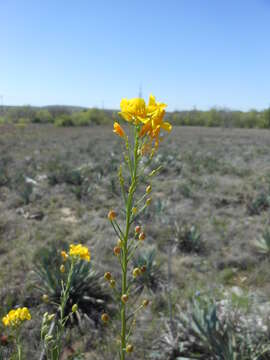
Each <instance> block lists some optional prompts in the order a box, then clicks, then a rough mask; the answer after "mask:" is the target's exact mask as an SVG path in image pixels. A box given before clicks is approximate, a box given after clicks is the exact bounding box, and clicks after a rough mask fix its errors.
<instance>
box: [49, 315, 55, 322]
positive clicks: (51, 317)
mask: <svg viewBox="0 0 270 360" xmlns="http://www.w3.org/2000/svg"><path fill="white" fill-rule="evenodd" d="M54 318H55V314H50V315H48V321H50V322H51V321H52V320H53V319H54Z"/></svg>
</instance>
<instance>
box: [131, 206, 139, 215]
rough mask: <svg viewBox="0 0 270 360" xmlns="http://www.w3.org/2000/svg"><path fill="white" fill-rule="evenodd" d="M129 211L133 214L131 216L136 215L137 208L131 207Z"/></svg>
mask: <svg viewBox="0 0 270 360" xmlns="http://www.w3.org/2000/svg"><path fill="white" fill-rule="evenodd" d="M131 211H132V214H133V215H136V214H137V212H138V208H136V207H133V208H132V210H131Z"/></svg>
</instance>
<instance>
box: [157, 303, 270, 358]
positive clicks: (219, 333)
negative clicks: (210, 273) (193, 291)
mask: <svg viewBox="0 0 270 360" xmlns="http://www.w3.org/2000/svg"><path fill="white" fill-rule="evenodd" d="M225 311H226V313H225V314H224V313H223V314H221V311H220V309H219V304H217V303H216V302H215V301H214V300H212V299H209V298H207V297H206V298H196V299H194V300H193V301H192V302H191V304H190V305H189V307H188V309H187V310H186V312H183V311H182V310H180V311H179V313H178V315H176V316H175V317H174V325H175V327H174V328H175V333H174V334H173V333H172V330H171V327H170V326H169V321H168V320H165V321H163V323H164V322H165V324H167V325H165V326H166V327H165V331H164V333H163V334H162V336H161V337H160V338H159V339H158V341H156V343H155V344H154V347H153V349H154V353H157V354H160V356H159V357H155V359H164V358H166V359H170V360H173V359H174V360H180V359H181V360H184V359H189V360H191V359H208V360H266V359H269V356H270V352H269V350H270V347H269V344H268V338H267V336H266V335H267V334H265V333H263V331H262V330H259V329H258V328H255V327H254V328H251V327H250V323H248V322H245V321H243V318H242V317H241V316H237V314H235V313H234V312H233V309H231V308H228V309H225ZM223 312H224V309H223ZM162 353H163V357H162V355H161V354H162ZM164 354H165V356H164Z"/></svg>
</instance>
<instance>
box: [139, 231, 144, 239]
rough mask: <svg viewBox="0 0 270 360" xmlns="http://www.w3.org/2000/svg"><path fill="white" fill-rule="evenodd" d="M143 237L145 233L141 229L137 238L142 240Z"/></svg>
mask: <svg viewBox="0 0 270 360" xmlns="http://www.w3.org/2000/svg"><path fill="white" fill-rule="evenodd" d="M144 239H145V233H144V232H143V231H142V232H141V233H140V235H139V240H141V241H143V240H144Z"/></svg>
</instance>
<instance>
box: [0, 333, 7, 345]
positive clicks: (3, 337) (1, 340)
mask: <svg viewBox="0 0 270 360" xmlns="http://www.w3.org/2000/svg"><path fill="white" fill-rule="evenodd" d="M0 343H1V345H3V346H5V345H7V344H8V337H7V335H1V337H0Z"/></svg>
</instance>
